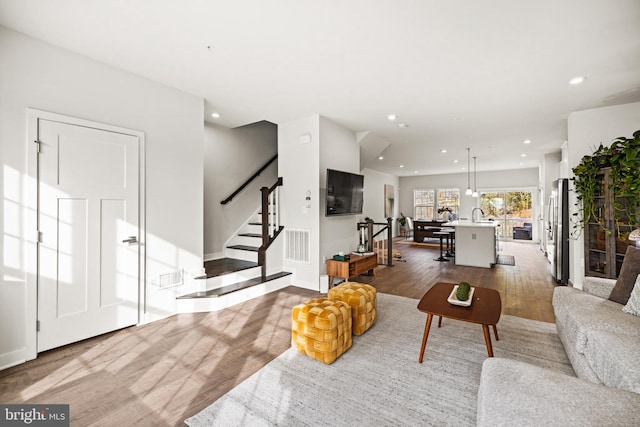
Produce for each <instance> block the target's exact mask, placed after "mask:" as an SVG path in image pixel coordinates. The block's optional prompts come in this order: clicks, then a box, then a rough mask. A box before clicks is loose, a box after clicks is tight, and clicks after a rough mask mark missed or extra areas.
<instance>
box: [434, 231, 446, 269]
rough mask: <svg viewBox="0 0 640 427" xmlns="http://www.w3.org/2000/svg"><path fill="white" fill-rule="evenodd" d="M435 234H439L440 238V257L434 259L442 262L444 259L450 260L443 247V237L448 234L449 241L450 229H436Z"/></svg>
mask: <svg viewBox="0 0 640 427" xmlns="http://www.w3.org/2000/svg"><path fill="white" fill-rule="evenodd" d="M433 235H434V236H438V237H439V238H440V256H439V257H438V258H434V259H433V260H434V261H440V262H442V261H447V262H448V261H449V260H448V259H446V258H445V257H444V253H443V251H444V248H443V247H442V239H444V238H445V236H446V237H447V241H448V240H449V232H448V231H434V232H433Z"/></svg>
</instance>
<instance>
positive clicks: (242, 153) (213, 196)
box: [204, 121, 278, 260]
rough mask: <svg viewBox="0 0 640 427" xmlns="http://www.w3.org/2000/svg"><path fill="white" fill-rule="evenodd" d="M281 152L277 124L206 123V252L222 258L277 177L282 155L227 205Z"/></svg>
mask: <svg viewBox="0 0 640 427" xmlns="http://www.w3.org/2000/svg"><path fill="white" fill-rule="evenodd" d="M277 152H278V127H277V126H276V125H275V124H273V123H269V122H265V121H263V122H258V123H254V124H251V125H247V126H242V127H239V128H235V129H229V128H225V127H223V126H216V125H214V124H210V123H205V127H204V253H205V255H204V257H205V259H206V260H209V259H216V258H221V257H222V256H223V251H224V244H225V242H226V241H227V240H229V239H230V238H231V237H232V236H233V234H234V233H235V232H236V231H237V230H238V229H239V227H241V226H242V224H244V222H245V221H246V220H247V219H248V218H249V216H250V215H251V214H252V213H253V212H255V211H256V210H257V209H258V208H259V207H260V200H261V195H260V188H261V187H271V186H272V185H273V184H274V183H275V182H276V179H277V174H278V160H276V161H275V162H273V163H272V164H271V165H270V166H269V167H268V168H267V169H266V170H264V171H263V172H262V173H261V174H260V176H258V177H257V178H256V179H255V180H254V181H253V182H252V183H251V184H249V186H247V188H245V189H244V190H243V191H242V192H240V193H239V194H238V195H237V196H236V197H235V198H234V199H233V200H232V201H231V202H229V203H228V204H226V205H222V204H220V202H221V201H222V200H224V199H226V198H227V197H228V196H229V195H230V194H231V193H233V192H234V191H235V190H236V189H237V188H238V187H239V186H240V185H241V184H242V183H243V182H245V181H246V180H247V179H248V178H249V177H251V176H252V175H253V174H254V173H255V172H256V171H257V170H258V169H260V168H261V167H262V166H263V165H264V164H265V163H266V162H267V161H268V160H269V159H271V158H272V157H273V156H274V155H275V154H276V153H277Z"/></svg>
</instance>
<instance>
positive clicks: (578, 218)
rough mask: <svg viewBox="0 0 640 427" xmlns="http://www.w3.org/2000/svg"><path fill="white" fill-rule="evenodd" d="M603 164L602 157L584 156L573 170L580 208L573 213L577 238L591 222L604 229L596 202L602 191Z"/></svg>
mask: <svg viewBox="0 0 640 427" xmlns="http://www.w3.org/2000/svg"><path fill="white" fill-rule="evenodd" d="M601 147H602V146H601ZM600 151H602V150H600ZM601 164H602V158H601V155H598V156H584V157H582V159H581V160H580V163H578V165H577V166H576V167H575V168H573V169H572V170H573V178H572V180H573V187H574V189H575V192H576V207H577V208H578V211H577V212H574V213H573V217H574V224H573V229H574V236H576V237H577V236H579V235H580V233H581V232H582V230H583V229H584V228H585V225H586V224H587V223H588V222H589V221H594V222H597V223H599V224H600V225H601V226H602V227H603V228H604V222H603V218H602V212H600V211H599V209H597V202H596V196H597V195H599V194H600V191H601V181H600V179H599V178H598V172H599V171H600V167H601Z"/></svg>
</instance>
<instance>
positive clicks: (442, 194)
mask: <svg viewBox="0 0 640 427" xmlns="http://www.w3.org/2000/svg"><path fill="white" fill-rule="evenodd" d="M444 209H447V210H448V211H451V212H449V213H451V214H454V215H456V217H457V215H458V211H459V210H460V190H459V189H457V188H447V189H439V190H438V210H442V211H443V213H444V212H446V211H444ZM447 219H448V217H447Z"/></svg>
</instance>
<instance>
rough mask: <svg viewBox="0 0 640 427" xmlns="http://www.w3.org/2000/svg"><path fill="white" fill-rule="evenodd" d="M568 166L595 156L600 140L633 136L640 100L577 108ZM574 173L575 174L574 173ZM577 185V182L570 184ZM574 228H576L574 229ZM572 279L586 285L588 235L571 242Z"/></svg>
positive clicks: (572, 121) (572, 117)
mask: <svg viewBox="0 0 640 427" xmlns="http://www.w3.org/2000/svg"><path fill="white" fill-rule="evenodd" d="M568 124H569V144H568V150H567V151H568V153H567V154H568V156H567V160H568V167H569V169H572V168H574V167H575V166H576V165H578V163H579V162H580V159H581V158H582V156H585V155H591V154H592V153H593V151H594V150H595V148H597V147H598V146H599V145H600V143H602V144H603V145H605V146H609V145H611V143H612V142H613V140H614V139H615V138H617V137H619V136H625V137H632V135H633V132H635V131H637V130H639V129H640V102H635V103H631V104H623V105H616V106H613V107H604V108H595V109H592V110H584V111H576V112H574V113H571V114H570V115H569V121H568ZM570 176H573V173H570ZM570 188H571V189H572V188H573V182H571V183H570ZM575 203H576V198H575V193H574V192H573V191H571V192H570V193H569V206H570V207H571V213H573V212H576V211H577V209H576V208H575ZM571 231H573V230H571ZM569 245H570V247H569V257H570V264H569V266H570V271H569V278H570V280H571V281H572V282H573V284H574V286H576V287H578V288H582V278H583V277H584V238H583V236H582V234H580V236H579V237H577V238H575V239H572V240H571V241H570V242H569Z"/></svg>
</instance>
